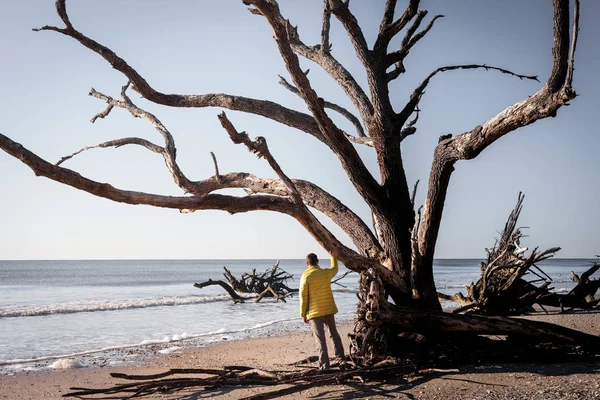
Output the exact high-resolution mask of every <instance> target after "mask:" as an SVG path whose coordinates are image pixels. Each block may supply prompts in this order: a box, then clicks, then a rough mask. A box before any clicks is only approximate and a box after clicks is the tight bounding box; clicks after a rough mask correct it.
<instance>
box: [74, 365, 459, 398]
mask: <svg viewBox="0 0 600 400" xmlns="http://www.w3.org/2000/svg"><path fill="white" fill-rule="evenodd" d="M457 372H459V370H457V369H439V368H423V369H418V368H417V367H416V366H415V365H413V364H411V363H406V362H404V363H398V362H395V361H394V362H390V363H382V364H381V365H377V366H372V367H356V368H351V369H344V370H339V369H332V370H325V371H321V370H317V369H311V370H303V371H267V370H262V369H256V368H250V367H244V366H235V367H225V368H223V369H222V370H215V369H202V368H199V369H171V370H169V371H166V372H164V373H161V374H154V375H126V374H111V376H112V377H114V378H120V379H125V380H128V381H139V382H136V383H126V384H119V385H115V386H113V387H109V388H101V389H94V388H81V387H72V388H71V390H72V392H70V393H67V394H65V395H64V397H77V398H83V399H100V398H125V397H126V398H129V397H144V396H150V395H153V394H156V393H173V392H177V391H181V390H184V389H187V390H190V389H193V390H196V391H197V392H196V395H198V396H200V397H202V396H203V395H210V392H211V391H213V390H214V389H215V388H222V387H228V388H236V387H244V386H258V387H259V386H273V387H278V386H279V387H283V388H279V389H275V390H272V391H267V392H264V393H258V394H255V395H251V396H248V397H244V398H243V400H258V399H275V398H279V397H281V396H284V395H289V394H294V393H298V392H300V391H302V390H306V389H310V388H313V387H318V386H325V385H339V384H344V383H350V382H364V381H365V380H370V381H374V382H383V381H385V380H386V379H389V378H397V379H398V381H400V380H401V379H402V377H409V376H410V377H419V376H425V375H431V374H444V373H457ZM181 374H185V375H188V376H186V377H179V378H175V377H173V376H176V375H181ZM189 375H202V377H189ZM107 396H111V397H107Z"/></svg>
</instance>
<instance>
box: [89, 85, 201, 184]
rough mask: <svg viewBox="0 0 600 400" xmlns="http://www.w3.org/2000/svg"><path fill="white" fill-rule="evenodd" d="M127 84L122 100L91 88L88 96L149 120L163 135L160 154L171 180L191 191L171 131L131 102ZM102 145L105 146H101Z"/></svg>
mask: <svg viewBox="0 0 600 400" xmlns="http://www.w3.org/2000/svg"><path fill="white" fill-rule="evenodd" d="M129 84H130V82H128V83H127V84H126V85H125V86H123V87H122V88H121V97H122V98H123V100H122V101H118V100H114V99H113V98H112V97H109V96H106V95H105V94H102V93H100V92H97V91H96V90H95V89H93V88H92V90H91V91H90V96H93V97H96V98H98V99H101V100H104V101H106V102H107V103H108V105H109V107H110V106H112V107H119V108H124V109H126V110H127V111H129V112H130V113H131V115H133V116H134V117H136V118H142V119H145V120H147V121H148V122H150V123H151V124H152V126H154V129H156V130H157V131H158V133H160V135H161V136H162V137H163V139H164V141H165V147H163V148H162V151H161V154H162V155H163V158H164V160H165V164H166V165H167V168H168V169H169V172H170V173H171V175H172V176H173V180H174V181H175V183H176V184H177V186H179V187H180V188H182V189H183V190H184V191H185V192H186V193H193V190H194V185H193V184H192V183H191V181H190V180H189V179H188V178H187V177H186V176H185V174H184V173H183V172H182V171H181V169H180V168H179V165H178V164H177V160H176V158H177V149H176V147H175V140H174V139H173V135H171V132H169V130H168V129H167V128H166V127H165V126H164V125H163V123H162V122H160V120H159V119H158V118H156V116H154V115H153V114H151V113H149V112H147V111H144V110H142V109H141V108H139V107H137V106H136V105H135V104H133V102H132V101H131V99H130V98H129V97H128V96H127V94H126V91H127V88H128V87H129ZM107 109H108V108H107ZM106 115H108V113H106ZM92 120H93V121H94V120H95V118H93V119H92ZM102 147H106V146H102ZM148 148H149V147H148ZM149 149H150V148H149ZM151 150H152V149H151Z"/></svg>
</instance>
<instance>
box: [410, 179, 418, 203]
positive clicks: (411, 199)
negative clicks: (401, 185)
mask: <svg viewBox="0 0 600 400" xmlns="http://www.w3.org/2000/svg"><path fill="white" fill-rule="evenodd" d="M419 181H420V180H419V179H417V181H416V182H415V186H414V187H413V190H412V194H411V195H410V202H411V203H412V205H413V207H414V206H415V197H416V196H417V188H418V187H419Z"/></svg>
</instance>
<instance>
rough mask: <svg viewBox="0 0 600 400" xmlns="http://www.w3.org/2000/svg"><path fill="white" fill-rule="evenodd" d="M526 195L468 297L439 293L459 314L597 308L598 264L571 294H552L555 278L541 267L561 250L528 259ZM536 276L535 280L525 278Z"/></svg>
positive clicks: (459, 294)
mask: <svg viewBox="0 0 600 400" xmlns="http://www.w3.org/2000/svg"><path fill="white" fill-rule="evenodd" d="M523 199H524V196H523V194H521V193H519V196H518V199H517V204H516V206H515V208H514V209H513V210H512V212H511V213H510V215H509V217H508V220H507V222H506V224H505V226H504V230H503V231H502V235H501V237H500V239H498V240H497V241H496V243H495V245H494V247H493V248H492V249H491V250H489V249H488V250H487V253H488V255H487V260H486V261H484V262H481V264H480V267H481V278H480V279H479V280H478V281H477V282H476V283H471V285H469V286H467V288H466V292H467V295H466V296H465V295H463V294H462V293H456V294H454V295H452V296H449V295H445V294H443V293H438V297H439V298H440V299H443V300H451V301H455V302H457V303H459V304H460V305H461V307H460V308H457V309H456V310H454V312H455V313H461V312H470V313H478V314H483V315H520V314H523V313H526V312H530V311H533V310H534V308H533V306H534V305H538V306H540V307H542V308H544V306H551V307H560V308H561V309H563V310H564V307H568V308H581V309H590V308H593V307H595V306H596V305H597V304H598V303H599V302H600V298H599V299H596V298H595V297H594V296H595V294H596V291H597V290H598V288H600V280H598V279H595V280H594V279H590V276H591V275H592V274H594V273H595V272H596V271H598V269H600V262H596V263H595V264H594V265H593V266H592V267H591V268H590V269H589V270H587V271H586V272H585V273H583V274H582V275H581V277H579V276H577V275H575V274H574V273H573V276H574V279H575V280H576V281H577V282H578V283H577V285H576V286H575V288H573V289H572V290H571V291H569V293H567V294H559V293H555V292H552V289H553V288H552V287H551V286H550V285H551V284H552V278H551V277H550V276H548V275H547V274H546V273H545V272H544V271H543V270H542V269H541V268H540V267H539V266H538V263H539V262H540V261H543V260H546V259H548V258H551V257H553V256H554V254H555V253H556V252H557V251H559V250H560V247H554V248H551V249H548V250H545V251H538V248H537V247H536V248H535V249H533V250H532V252H531V254H529V255H527V250H528V249H527V248H526V247H521V245H520V240H521V238H522V237H523V233H522V231H521V230H522V228H519V227H517V221H518V218H519V215H520V213H521V210H522V207H523ZM526 275H527V276H533V277H534V278H533V279H532V280H527V279H525V277H526Z"/></svg>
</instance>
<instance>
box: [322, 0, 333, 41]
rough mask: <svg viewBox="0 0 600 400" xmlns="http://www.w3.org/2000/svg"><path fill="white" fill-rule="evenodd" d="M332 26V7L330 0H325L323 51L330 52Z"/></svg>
mask: <svg viewBox="0 0 600 400" xmlns="http://www.w3.org/2000/svg"><path fill="white" fill-rule="evenodd" d="M330 27H331V8H330V7H329V0H323V27H322V28H321V51H322V52H323V53H329V52H330V51H331V43H329V29H330Z"/></svg>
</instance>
